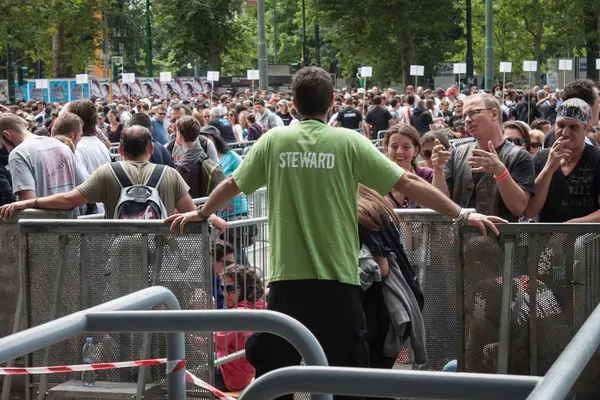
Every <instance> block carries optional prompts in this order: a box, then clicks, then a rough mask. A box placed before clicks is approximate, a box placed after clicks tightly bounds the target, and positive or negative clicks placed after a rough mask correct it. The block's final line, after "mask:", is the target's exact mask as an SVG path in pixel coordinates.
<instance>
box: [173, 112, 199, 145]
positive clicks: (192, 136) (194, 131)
mask: <svg viewBox="0 0 600 400" xmlns="http://www.w3.org/2000/svg"><path fill="white" fill-rule="evenodd" d="M175 127H176V128H177V131H178V132H179V133H180V134H181V136H182V137H183V140H185V141H186V142H194V141H195V140H196V139H198V136H200V129H201V128H202V126H201V125H200V122H199V121H198V120H197V119H196V118H194V117H190V116H189V115H184V116H183V117H181V118H179V119H178V120H177V122H176V123H175Z"/></svg>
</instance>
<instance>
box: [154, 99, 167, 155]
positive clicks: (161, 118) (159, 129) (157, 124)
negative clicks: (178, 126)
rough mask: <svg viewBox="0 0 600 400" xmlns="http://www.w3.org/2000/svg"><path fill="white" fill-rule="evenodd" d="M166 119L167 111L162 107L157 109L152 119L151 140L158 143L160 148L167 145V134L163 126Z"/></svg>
mask: <svg viewBox="0 0 600 400" xmlns="http://www.w3.org/2000/svg"><path fill="white" fill-rule="evenodd" d="M166 117H167V109H166V108H165V107H163V106H160V107H158V109H157V110H156V116H155V117H154V118H153V119H152V139H153V140H155V141H157V142H158V143H160V144H161V145H162V146H164V145H165V144H167V143H169V133H168V132H167V127H166V125H165V118H166Z"/></svg>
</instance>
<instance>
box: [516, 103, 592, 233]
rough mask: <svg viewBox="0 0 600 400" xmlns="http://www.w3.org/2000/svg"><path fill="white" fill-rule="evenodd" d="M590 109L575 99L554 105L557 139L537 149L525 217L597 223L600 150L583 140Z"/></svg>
mask: <svg viewBox="0 0 600 400" xmlns="http://www.w3.org/2000/svg"><path fill="white" fill-rule="evenodd" d="M591 121H592V109H591V107H590V106H589V105H588V103H586V102H585V101H583V100H581V99H578V98H571V99H569V100H566V101H565V102H563V103H562V104H560V105H559V106H558V107H557V115H556V138H557V139H556V141H555V142H554V144H552V147H551V148H546V149H543V150H540V151H538V152H537V153H536V154H535V156H534V157H533V163H534V166H535V172H536V179H535V196H534V197H532V198H531V200H530V201H529V204H528V205H527V208H526V209H525V213H524V214H525V216H526V217H528V218H533V217H535V216H536V215H537V216H538V221H539V222H572V223H585V222H600V210H599V208H600V149H598V148H597V147H594V146H592V145H590V144H588V143H586V140H585V139H586V137H587V135H588V134H589V133H590V131H591V129H592V125H591V124H590V122H591Z"/></svg>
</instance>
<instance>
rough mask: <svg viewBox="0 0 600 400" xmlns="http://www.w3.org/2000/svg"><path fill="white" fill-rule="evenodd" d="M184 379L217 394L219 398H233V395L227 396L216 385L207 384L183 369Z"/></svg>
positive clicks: (226, 399)
mask: <svg viewBox="0 0 600 400" xmlns="http://www.w3.org/2000/svg"><path fill="white" fill-rule="evenodd" d="M185 380H186V381H188V382H189V383H191V384H194V385H196V386H198V387H201V388H202V389H206V390H208V391H209V392H211V393H212V394H214V395H215V396H217V398H218V399H220V400H235V399H234V398H233V397H231V396H228V395H226V394H225V393H223V392H221V391H220V390H219V389H217V388H216V387H213V386H211V385H209V384H208V383H206V382H204V381H203V380H202V379H200V378H198V377H197V376H196V375H194V374H192V373H191V372H188V371H185Z"/></svg>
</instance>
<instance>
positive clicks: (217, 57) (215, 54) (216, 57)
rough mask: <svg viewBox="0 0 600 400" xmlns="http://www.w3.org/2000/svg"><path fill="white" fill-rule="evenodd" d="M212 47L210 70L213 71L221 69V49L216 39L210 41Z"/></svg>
mask: <svg viewBox="0 0 600 400" xmlns="http://www.w3.org/2000/svg"><path fill="white" fill-rule="evenodd" d="M209 48H210V60H209V63H210V70H211V71H220V70H221V53H220V52H221V49H220V48H219V45H218V44H217V43H215V42H214V41H211V42H210V43H209Z"/></svg>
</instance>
